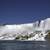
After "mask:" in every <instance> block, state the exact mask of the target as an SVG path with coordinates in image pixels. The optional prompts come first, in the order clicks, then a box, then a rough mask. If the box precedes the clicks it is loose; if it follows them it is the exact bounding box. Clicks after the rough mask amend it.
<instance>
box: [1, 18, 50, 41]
mask: <svg viewBox="0 0 50 50" xmlns="http://www.w3.org/2000/svg"><path fill="white" fill-rule="evenodd" d="M47 30H50V18H47V19H44V20H41V21H40V23H39V21H36V22H33V23H26V24H20V25H17V24H13V25H4V26H3V25H2V26H0V40H14V39H15V38H16V37H17V36H19V35H22V36H25V35H27V36H30V35H31V37H29V38H28V39H27V40H34V41H45V37H46V35H47V34H48V33H46V31H47Z"/></svg>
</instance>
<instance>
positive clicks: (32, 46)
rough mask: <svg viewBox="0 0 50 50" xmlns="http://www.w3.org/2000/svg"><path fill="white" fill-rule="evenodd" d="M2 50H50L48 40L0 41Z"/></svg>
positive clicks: (0, 49)
mask: <svg viewBox="0 0 50 50" xmlns="http://www.w3.org/2000/svg"><path fill="white" fill-rule="evenodd" d="M0 50H50V42H48V41H0Z"/></svg>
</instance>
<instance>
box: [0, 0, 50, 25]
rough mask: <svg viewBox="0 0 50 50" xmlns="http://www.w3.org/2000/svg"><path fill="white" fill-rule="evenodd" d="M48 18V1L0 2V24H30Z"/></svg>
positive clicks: (49, 1)
mask: <svg viewBox="0 0 50 50" xmlns="http://www.w3.org/2000/svg"><path fill="white" fill-rule="evenodd" d="M49 17H50V0H0V24H23V23H32V22H35V21H37V20H43V19H46V18H49Z"/></svg>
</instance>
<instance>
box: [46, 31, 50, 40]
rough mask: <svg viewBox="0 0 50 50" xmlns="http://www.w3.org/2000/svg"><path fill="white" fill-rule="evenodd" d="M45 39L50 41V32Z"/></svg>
mask: <svg viewBox="0 0 50 50" xmlns="http://www.w3.org/2000/svg"><path fill="white" fill-rule="evenodd" d="M45 39H46V40H49V41H50V32H48V35H46V37H45Z"/></svg>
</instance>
